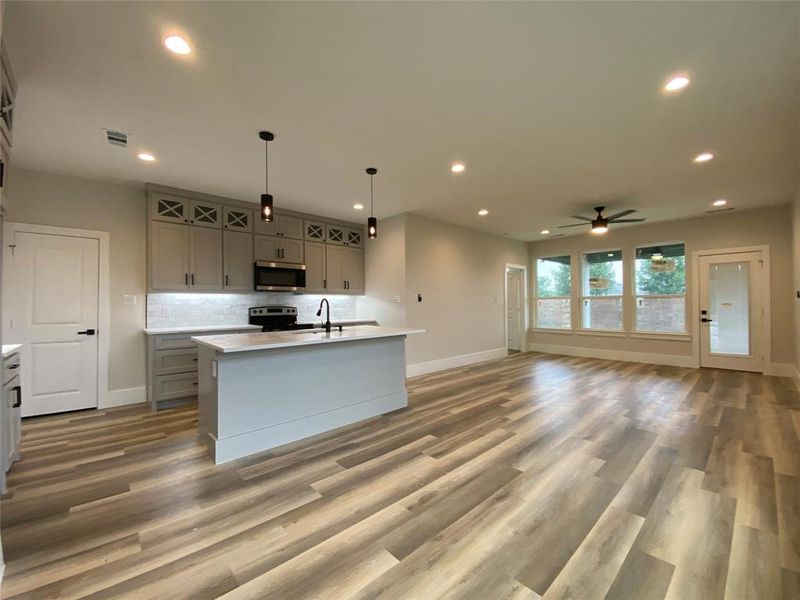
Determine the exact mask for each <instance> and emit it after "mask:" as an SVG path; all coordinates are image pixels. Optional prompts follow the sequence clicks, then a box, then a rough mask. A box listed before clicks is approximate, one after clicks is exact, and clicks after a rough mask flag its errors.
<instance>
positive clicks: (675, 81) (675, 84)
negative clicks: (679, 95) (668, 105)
mask: <svg viewBox="0 0 800 600" xmlns="http://www.w3.org/2000/svg"><path fill="white" fill-rule="evenodd" d="M689 83H690V80H689V78H688V77H687V76H686V75H675V76H674V77H672V78H671V79H670V80H669V81H668V82H667V83H666V85H664V91H665V92H677V91H678V90H682V89H683V88H685V87H686V86H687V85H689Z"/></svg>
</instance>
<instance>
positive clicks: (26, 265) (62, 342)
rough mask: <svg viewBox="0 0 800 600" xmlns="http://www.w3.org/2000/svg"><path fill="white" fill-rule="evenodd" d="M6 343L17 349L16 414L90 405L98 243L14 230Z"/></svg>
mask: <svg viewBox="0 0 800 600" xmlns="http://www.w3.org/2000/svg"><path fill="white" fill-rule="evenodd" d="M11 243H12V244H14V251H13V254H12V255H11V258H10V260H9V261H8V264H7V265H6V268H7V271H6V277H5V284H6V287H5V298H4V300H5V306H6V310H5V319H6V326H5V331H4V333H5V338H6V340H7V342H9V343H20V344H24V346H23V350H22V364H23V365H24V368H23V369H22V416H23V417H27V416H32V415H41V414H47V413H56V412H63V411H69V410H79V409H83V408H95V407H97V335H96V332H97V324H98V288H99V273H98V269H99V242H98V240H96V239H91V238H81V237H68V236H61V235H50V234H39V233H23V232H16V233H15V235H14V240H13V241H12V242H11Z"/></svg>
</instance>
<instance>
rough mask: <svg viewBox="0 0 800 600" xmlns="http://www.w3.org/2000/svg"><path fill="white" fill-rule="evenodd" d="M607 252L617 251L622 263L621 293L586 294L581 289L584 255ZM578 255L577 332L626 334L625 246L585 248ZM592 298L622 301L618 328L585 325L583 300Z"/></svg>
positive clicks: (584, 265)
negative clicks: (578, 325)
mask: <svg viewBox="0 0 800 600" xmlns="http://www.w3.org/2000/svg"><path fill="white" fill-rule="evenodd" d="M604 252H605V253H608V252H619V255H620V260H619V262H620V263H622V282H621V283H622V293H620V294H609V295H606V296H587V295H585V294H584V289H583V277H584V269H585V268H586V261H585V260H584V257H585V256H586V255H588V254H602V253H604ZM578 256H579V257H580V275H579V281H578V311H579V312H580V324H581V325H580V328H579V329H578V333H581V334H600V335H610V334H611V335H614V336H615V337H616V336H624V335H626V334H627V332H628V330H627V328H626V327H625V301H626V298H625V283H626V282H625V271H626V269H625V248H622V247H619V248H600V249H597V250H586V251H582V252H580V253H579V254H578ZM592 298H619V299H620V301H621V302H622V313H621V314H622V318H621V319H620V325H619V329H608V328H600V327H587V326H586V319H585V318H584V306H585V305H584V302H585V301H586V300H591V299H592Z"/></svg>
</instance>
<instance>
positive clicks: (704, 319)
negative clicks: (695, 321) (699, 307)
mask: <svg viewBox="0 0 800 600" xmlns="http://www.w3.org/2000/svg"><path fill="white" fill-rule="evenodd" d="M700 322H701V323H711V319H706V318H705V317H701V318H700Z"/></svg>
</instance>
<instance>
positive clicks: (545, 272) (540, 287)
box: [536, 256, 572, 329]
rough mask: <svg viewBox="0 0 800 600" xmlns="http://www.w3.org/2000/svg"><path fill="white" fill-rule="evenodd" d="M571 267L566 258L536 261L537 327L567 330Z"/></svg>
mask: <svg viewBox="0 0 800 600" xmlns="http://www.w3.org/2000/svg"><path fill="white" fill-rule="evenodd" d="M571 295H572V265H571V264H570V257H569V256H553V257H550V258H539V259H537V260H536V296H537V301H536V326H537V327H542V328H547V329H569V328H570V327H571V326H572V324H571V318H570V312H571V306H570V297H571Z"/></svg>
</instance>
